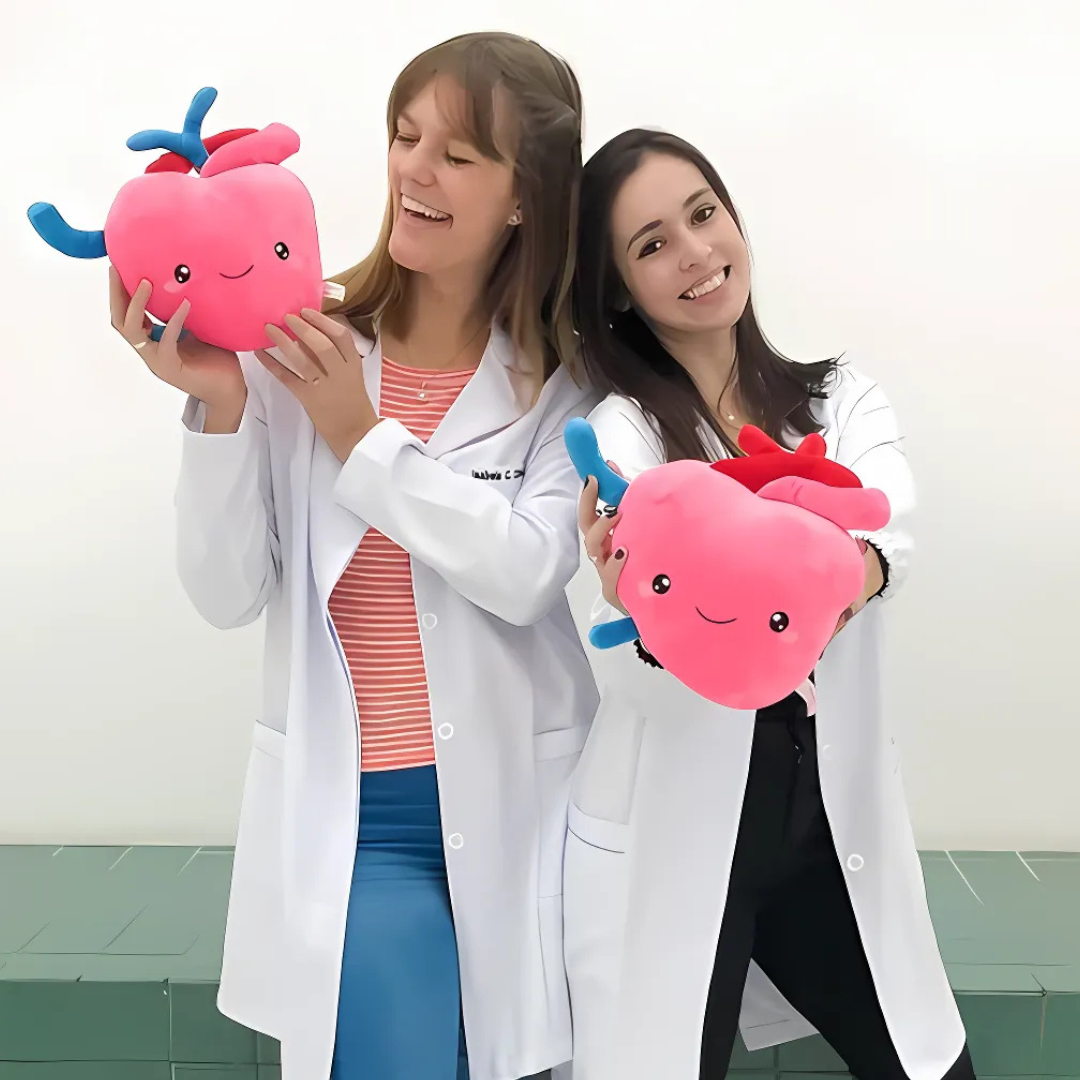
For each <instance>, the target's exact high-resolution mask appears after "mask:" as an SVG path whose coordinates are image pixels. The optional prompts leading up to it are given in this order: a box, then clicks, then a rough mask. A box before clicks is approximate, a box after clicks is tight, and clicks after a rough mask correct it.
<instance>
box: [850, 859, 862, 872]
mask: <svg viewBox="0 0 1080 1080" xmlns="http://www.w3.org/2000/svg"><path fill="white" fill-rule="evenodd" d="M863 865H864V864H863V857H862V856H861V855H849V856H848V861H847V868H848V869H849V870H851V871H853V872H854V871H857V870H861V869H862V868H863Z"/></svg>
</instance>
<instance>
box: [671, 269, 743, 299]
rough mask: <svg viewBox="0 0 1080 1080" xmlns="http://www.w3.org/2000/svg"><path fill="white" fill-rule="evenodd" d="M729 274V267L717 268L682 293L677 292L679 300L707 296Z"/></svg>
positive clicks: (717, 287)
mask: <svg viewBox="0 0 1080 1080" xmlns="http://www.w3.org/2000/svg"><path fill="white" fill-rule="evenodd" d="M730 276H731V267H730V266H725V267H724V268H723V269H722V270H717V271H716V272H715V273H713V274H710V275H709V276H708V277H706V278H702V279H701V280H700V281H698V282H695V283H694V284H693V285H691V286H690V288H689V289H687V290H686V292H684V293H680V294H679V299H680V300H697V299H699V298H700V297H702V296H708V295H709V293H713V292H716V290H717V289H719V288H720V286H721V285H723V284H724V282H725V281H727V279H728V278H729V277H730Z"/></svg>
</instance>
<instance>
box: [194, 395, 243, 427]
mask: <svg viewBox="0 0 1080 1080" xmlns="http://www.w3.org/2000/svg"><path fill="white" fill-rule="evenodd" d="M203 405H204V406H205V408H206V415H205V417H204V419H203V434H204V435H234V434H235V433H236V432H237V431H239V429H240V422H241V421H242V420H243V418H244V409H245V408H246V407H247V388H246V387H245V389H244V391H243V393H242V394H240V395H239V396H237V397H233V398H230V399H222V400H215V401H204V402H203Z"/></svg>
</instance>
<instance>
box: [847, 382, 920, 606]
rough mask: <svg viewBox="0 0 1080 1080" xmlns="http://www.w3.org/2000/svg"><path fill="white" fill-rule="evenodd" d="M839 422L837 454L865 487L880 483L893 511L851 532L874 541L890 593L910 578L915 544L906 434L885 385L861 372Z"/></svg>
mask: <svg viewBox="0 0 1080 1080" xmlns="http://www.w3.org/2000/svg"><path fill="white" fill-rule="evenodd" d="M842 377H843V376H842ZM847 398H849V399H850V401H849V400H847ZM837 422H838V424H839V427H840V434H839V437H838V439H837V444H836V460H837V461H838V462H839V463H840V464H841V465H845V466H847V468H849V469H851V471H852V472H854V473H855V475H856V476H858V478H859V479H860V480H861V481H862V483H863V486H864V487H868V488H878V489H879V490H881V491H883V492H885V494H886V496H887V497H888V499H889V506H890V508H891V511H892V514H891V517H890V519H889V523H888V525H886V527H885V528H884V529H881V530H880V531H877V532H861V531H858V530H854V531H853V532H852V535H853V536H857V537H860V538H862V539H864V540H865V541H866V542H867V543H869V544H872V545H873V546H874V547H875V548H876V549H877V550H878V552H879V553H880V554H881V556H882V557H883V558H884V560H885V562H886V564H887V565H888V568H889V573H888V581H887V582H886V585H885V589H884V590H883V591H882V592H881V593H880V594H879V595H880V598H881V599H886V598H888V597H890V596H892V595H893V594H894V593H895V591H896V590H897V588H899V587H900V586H901V585H902V584H903V583H904V581H905V580H906V578H907V575H908V566H909V562H910V558H911V552H912V547H913V540H912V535H911V519H912V515H913V513H914V511H915V478H914V476H913V475H912V472H911V466H910V465H909V464H908V459H907V454H906V453H905V451H904V436H903V434H902V433H901V431H900V427H899V424H898V422H897V419H896V413H895V412H894V411H893V408H892V406H891V405H890V404H889V401H888V399H887V398H886V397H885V393H884V391H883V390H882V389H881V387H880V386H879V385H878V384H877V383H876V382H873V381H871V380H869V379H862V378H859V377H856V380H855V385H854V386H853V387H852V389H851V390H850V391H849V392H848V394H847V395H846V399H845V400H844V401H843V402H842V403H841V405H840V408H839V409H838V415H837Z"/></svg>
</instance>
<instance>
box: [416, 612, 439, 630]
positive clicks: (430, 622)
mask: <svg viewBox="0 0 1080 1080" xmlns="http://www.w3.org/2000/svg"><path fill="white" fill-rule="evenodd" d="M438 621H439V620H438V619H437V618H435V616H434V615H432V614H431V612H430V611H429V612H427V614H425V615H424V617H423V618H422V619H421V620H420V622H422V623H423V624H424V629H425V630H432V629H434V627H435V624H436V623H438Z"/></svg>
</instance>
